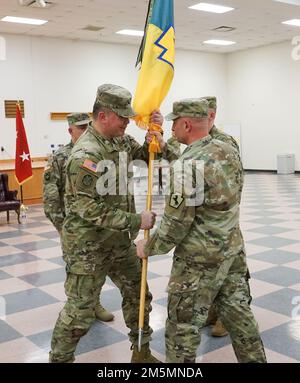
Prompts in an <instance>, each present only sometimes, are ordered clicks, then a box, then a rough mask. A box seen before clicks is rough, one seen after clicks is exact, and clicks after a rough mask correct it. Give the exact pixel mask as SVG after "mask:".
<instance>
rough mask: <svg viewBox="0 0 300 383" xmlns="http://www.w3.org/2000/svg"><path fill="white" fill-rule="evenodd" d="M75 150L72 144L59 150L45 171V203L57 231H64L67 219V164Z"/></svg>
mask: <svg viewBox="0 0 300 383" xmlns="http://www.w3.org/2000/svg"><path fill="white" fill-rule="evenodd" d="M72 148H73V144H72V142H70V143H69V144H68V145H65V146H64V147H62V148H60V149H58V150H57V151H56V152H55V153H54V154H53V155H52V156H51V157H50V158H49V160H48V163H47V165H46V167H45V171H44V189H43V202H44V211H45V215H46V217H47V218H48V219H49V220H50V221H51V222H52V223H53V225H54V226H55V228H56V229H57V231H58V232H59V233H60V232H61V230H62V225H63V221H64V218H65V204H64V194H65V184H66V163H67V160H68V158H69V156H70V153H71V150H72Z"/></svg>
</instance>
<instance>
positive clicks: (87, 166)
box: [67, 159, 141, 232]
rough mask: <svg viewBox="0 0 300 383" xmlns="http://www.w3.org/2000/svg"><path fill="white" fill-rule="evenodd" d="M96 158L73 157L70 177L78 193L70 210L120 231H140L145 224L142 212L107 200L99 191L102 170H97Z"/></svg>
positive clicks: (69, 165) (69, 166) (68, 173)
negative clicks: (125, 208)
mask: <svg viewBox="0 0 300 383" xmlns="http://www.w3.org/2000/svg"><path fill="white" fill-rule="evenodd" d="M96 167H97V164H96V162H93V161H91V160H90V159H85V160H82V159H80V160H78V159H72V160H71V161H70V163H69V164H68V170H67V178H68V182H69V184H71V185H69V186H68V188H70V187H71V189H72V190H73V194H74V195H75V201H74V202H73V203H72V206H71V207H70V210H71V211H72V212H76V214H78V215H79V216H80V217H81V218H82V219H84V220H86V221H88V222H90V223H92V224H94V225H96V226H100V227H101V228H106V229H110V230H117V231H129V232H134V231H138V230H139V229H140V226H141V216H140V214H133V213H129V212H127V211H124V210H121V209H118V208H117V207H116V206H114V204H113V203H112V204H111V203H107V202H106V201H105V198H104V197H102V196H101V195H99V193H98V192H97V181H98V180H99V178H100V174H99V173H98V172H97V171H96V170H95V169H96Z"/></svg>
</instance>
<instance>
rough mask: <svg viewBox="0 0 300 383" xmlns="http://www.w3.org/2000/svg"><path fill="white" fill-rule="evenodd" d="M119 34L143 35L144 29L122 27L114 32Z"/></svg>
mask: <svg viewBox="0 0 300 383" xmlns="http://www.w3.org/2000/svg"><path fill="white" fill-rule="evenodd" d="M116 33H118V34H119V35H127V36H144V31H135V30H133V29H122V30H121V31H118V32H116Z"/></svg>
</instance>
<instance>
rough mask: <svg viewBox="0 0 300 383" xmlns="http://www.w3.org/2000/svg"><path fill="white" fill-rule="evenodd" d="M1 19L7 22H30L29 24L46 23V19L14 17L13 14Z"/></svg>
mask: <svg viewBox="0 0 300 383" xmlns="http://www.w3.org/2000/svg"><path fill="white" fill-rule="evenodd" d="M1 21H7V22H9V23H20V24H30V25H43V24H46V23H48V20H39V19H28V18H24V17H15V16H5V17H3V19H1Z"/></svg>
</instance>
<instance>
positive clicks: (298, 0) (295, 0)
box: [273, 0, 300, 5]
mask: <svg viewBox="0 0 300 383" xmlns="http://www.w3.org/2000/svg"><path fill="white" fill-rule="evenodd" d="M273 1H276V2H277V3H284V4H291V5H300V0H273Z"/></svg>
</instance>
